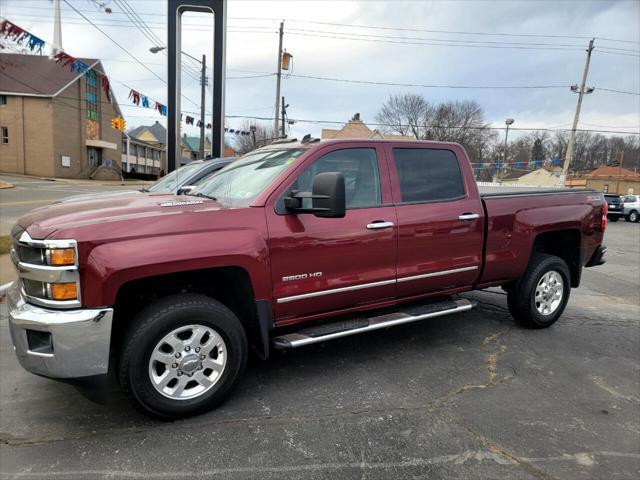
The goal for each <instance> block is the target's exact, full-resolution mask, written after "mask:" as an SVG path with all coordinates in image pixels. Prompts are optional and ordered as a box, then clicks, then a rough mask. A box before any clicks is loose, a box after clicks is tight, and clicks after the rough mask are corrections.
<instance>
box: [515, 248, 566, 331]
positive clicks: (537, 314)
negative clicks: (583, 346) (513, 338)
mask: <svg viewBox="0 0 640 480" xmlns="http://www.w3.org/2000/svg"><path fill="white" fill-rule="evenodd" d="M570 292H571V277H570V274H569V267H568V266H567V264H566V262H565V261H564V260H563V259H561V258H559V257H556V256H553V255H546V254H539V253H538V254H534V256H533V258H532V259H531V261H530V263H529V266H528V267H527V271H526V272H525V274H524V275H523V276H522V278H521V279H520V281H519V282H518V283H517V285H516V287H515V288H514V289H512V290H511V291H510V292H509V293H508V295H507V303H508V306H509V311H510V312H511V315H512V316H513V318H514V319H515V320H516V321H517V322H518V323H520V324H521V325H523V326H525V327H527V328H546V327H549V326H551V325H553V324H554V323H555V322H556V320H558V318H560V315H562V312H563V311H564V309H565V307H566V306H567V302H568V301H569V294H570Z"/></svg>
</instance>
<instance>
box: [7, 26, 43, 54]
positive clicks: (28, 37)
mask: <svg viewBox="0 0 640 480" xmlns="http://www.w3.org/2000/svg"><path fill="white" fill-rule="evenodd" d="M0 36H1V37H4V38H7V39H10V40H13V41H14V42H16V43H17V44H18V45H22V44H23V43H24V42H26V45H25V46H26V47H27V48H28V49H29V50H30V51H32V52H36V53H38V54H39V55H42V49H43V48H44V40H42V39H41V38H38V37H36V36H35V35H33V34H32V33H29V32H27V31H26V30H25V29H24V28H22V27H19V26H18V25H16V24H15V23H13V22H10V21H9V20H3V21H2V22H0Z"/></svg>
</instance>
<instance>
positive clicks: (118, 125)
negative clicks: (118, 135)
mask: <svg viewBox="0 0 640 480" xmlns="http://www.w3.org/2000/svg"><path fill="white" fill-rule="evenodd" d="M126 127H127V122H125V121H124V118H122V117H113V118H112V119H111V128H113V129H114V130H118V131H119V132H124V129H125V128H126Z"/></svg>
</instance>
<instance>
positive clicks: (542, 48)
mask: <svg viewBox="0 0 640 480" xmlns="http://www.w3.org/2000/svg"><path fill="white" fill-rule="evenodd" d="M288 34H289V35H297V36H301V37H314V38H332V39H337V40H351V41H358V42H373V43H386V44H394V45H427V46H433V47H465V48H497V49H515V50H555V51H582V50H584V49H582V48H568V47H558V48H556V47H525V46H517V45H514V46H511V45H507V44H504V45H475V44H473V45H471V44H465V45H460V44H452V43H433V42H416V41H410V42H407V41H400V40H381V39H375V38H360V37H345V36H339V35H322V34H308V33H300V32H293V31H290V32H288Z"/></svg>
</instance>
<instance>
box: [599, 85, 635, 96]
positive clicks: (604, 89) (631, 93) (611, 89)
mask: <svg viewBox="0 0 640 480" xmlns="http://www.w3.org/2000/svg"><path fill="white" fill-rule="evenodd" d="M594 88H595V89H596V90H603V91H605V92H614V93H623V94H625V95H640V93H639V92H627V91H625V90H614V89H613V88H602V87H594Z"/></svg>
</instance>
